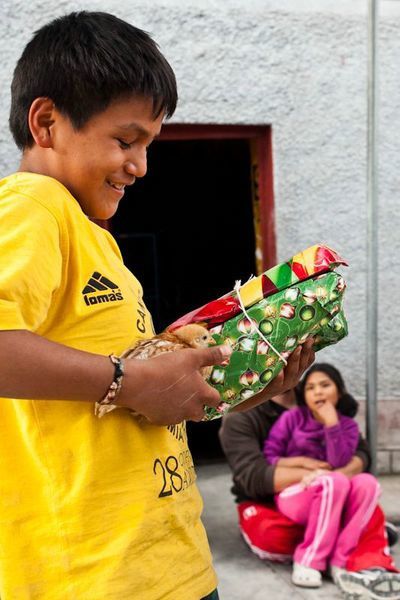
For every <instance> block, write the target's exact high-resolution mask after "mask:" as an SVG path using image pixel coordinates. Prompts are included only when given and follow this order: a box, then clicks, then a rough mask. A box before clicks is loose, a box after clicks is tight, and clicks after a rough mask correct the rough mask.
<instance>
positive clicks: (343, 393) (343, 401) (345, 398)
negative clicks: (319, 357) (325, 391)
mask: <svg viewBox="0 0 400 600" xmlns="http://www.w3.org/2000/svg"><path fill="white" fill-rule="evenodd" d="M316 372H318V373H325V375H327V376H328V377H329V379H332V381H333V383H334V384H335V385H336V387H337V390H338V394H339V401H338V403H337V405H336V410H337V411H338V412H340V414H342V415H345V416H346V417H355V415H356V414H357V411H358V402H357V400H356V399H355V398H353V396H351V395H350V394H349V393H348V392H347V390H346V386H345V384H344V381H343V377H342V375H341V374H340V372H339V371H338V370H337V369H336V368H335V367H334V366H333V365H330V364H328V363H314V364H313V366H312V367H311V368H310V369H309V370H308V371H307V373H306V374H305V375H304V377H303V379H302V380H301V381H300V383H299V384H298V386H297V388H296V400H297V404H299V405H300V406H304V405H305V404H306V401H305V398H304V389H305V386H306V383H307V380H308V378H309V377H310V375H311V374H312V373H316Z"/></svg>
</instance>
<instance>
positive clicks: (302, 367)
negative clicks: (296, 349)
mask: <svg viewBox="0 0 400 600" xmlns="http://www.w3.org/2000/svg"><path fill="white" fill-rule="evenodd" d="M313 345H314V339H313V338H312V339H308V340H307V341H306V343H305V344H304V346H303V347H302V351H301V355H300V362H299V371H300V374H301V375H302V374H303V373H304V371H306V369H308V367H310V366H311V365H312V363H313V362H314V360H315V351H314V349H313Z"/></svg>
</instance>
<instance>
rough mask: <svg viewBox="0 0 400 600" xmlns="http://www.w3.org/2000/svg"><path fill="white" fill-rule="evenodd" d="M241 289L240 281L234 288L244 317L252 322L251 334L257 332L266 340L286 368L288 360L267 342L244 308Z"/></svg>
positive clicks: (265, 340)
mask: <svg viewBox="0 0 400 600" xmlns="http://www.w3.org/2000/svg"><path fill="white" fill-rule="evenodd" d="M249 281H250V280H249ZM241 287H242V282H241V280H238V281H236V283H235V287H234V288H233V289H234V291H235V292H236V294H237V298H238V300H239V304H240V308H241V309H242V312H243V314H244V316H245V317H247V319H248V320H249V322H250V327H251V330H250V333H254V332H256V333H257V334H258V335H259V336H260V338H261V339H263V340H264V342H265V343H266V344H267V346H269V347H270V348H271V350H272V351H273V352H275V354H276V355H277V356H279V359H280V360H281V361H282V362H283V363H284V365H285V366H286V365H287V360H286V358H284V357H283V356H282V354H281V353H280V352H279V351H278V350H277V349H276V348H275V347H274V346H273V345H272V344H271V342H269V341H268V340H267V338H266V337H265V335H264V334H263V333H262V331H260V329H259V328H258V327H257V325H256V324H255V322H254V319H252V318H251V317H250V316H249V314H248V312H247V310H246V308H245V306H244V304H243V300H242V297H241V295H240V288H241Z"/></svg>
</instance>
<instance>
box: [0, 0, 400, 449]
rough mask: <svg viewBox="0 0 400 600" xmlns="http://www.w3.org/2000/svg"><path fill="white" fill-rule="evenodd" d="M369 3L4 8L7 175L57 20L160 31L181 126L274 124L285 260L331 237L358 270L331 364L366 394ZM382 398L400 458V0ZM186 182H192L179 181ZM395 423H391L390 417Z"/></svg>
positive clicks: (387, 37)
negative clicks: (104, 17)
mask: <svg viewBox="0 0 400 600" xmlns="http://www.w3.org/2000/svg"><path fill="white" fill-rule="evenodd" d="M367 4H368V3H367V1H366V0H365V1H364V0H351V2H349V1H348V0H342V1H338V0H336V1H333V0H304V1H302V0H250V1H249V2H244V1H240V2H239V1H235V0H225V1H224V2H221V1H220V0H218V1H217V0H197V1H195V0H191V1H183V0H181V1H179V0H169V1H168V0H152V1H151V2H138V1H135V0H131V1H130V2H128V3H121V2H119V1H118V2H116V1H114V0H107V1H106V0H98V1H96V2H94V1H89V0H88V1H86V2H80V1H68V2H66V1H62V0H61V1H60V0H46V2H43V1H42V0H31V1H29V2H27V1H21V0H12V1H11V0H2V4H1V7H0V10H1V12H2V14H1V15H0V16H1V18H0V33H1V34H0V55H1V56H2V69H1V71H0V94H1V96H0V120H1V122H2V123H3V124H4V126H3V128H2V129H1V130H0V172H1V173H2V174H6V173H8V172H10V171H12V170H13V169H14V168H15V167H16V165H17V162H18V156H17V152H16V150H15V148H14V146H13V144H12V142H11V138H10V135H9V133H8V130H7V127H6V123H7V118H8V109H9V92H8V88H9V83H10V79H11V75H12V70H13V67H14V64H15V62H16V60H17V58H18V56H19V54H20V53H21V51H22V49H23V47H24V45H25V43H26V42H27V41H28V40H29V38H30V36H31V32H32V30H34V29H35V28H38V27H39V26H40V25H41V24H43V23H44V22H46V21H47V20H48V19H49V18H50V15H51V16H53V15H54V16H56V15H60V14H63V13H65V12H69V11H70V10H76V9H83V8H86V9H96V10H97V9H101V10H107V11H109V12H114V13H115V14H117V15H118V16H120V17H122V18H125V19H126V20H129V21H131V22H132V23H133V24H135V25H137V26H139V27H142V28H144V29H145V30H147V31H149V32H150V33H151V34H152V35H153V36H154V37H155V38H156V40H157V41H158V43H159V44H160V46H161V49H162V50H163V51H164V53H165V54H166V56H167V57H168V59H169V60H170V62H171V63H172V65H173V67H174V68H175V71H176V75H177V78H178V83H179V90H180V104H179V108H178V110H177V112H176V114H175V116H174V119H173V121H174V122H177V123H228V124H271V125H272V127H273V142H274V166H275V190H276V213H277V215H276V216H277V238H278V250H279V258H280V259H285V258H288V257H289V256H291V255H292V254H294V253H296V252H297V251H299V250H301V249H303V248H305V247H307V246H309V245H311V244H314V243H316V242H319V241H322V242H326V243H328V244H329V245H331V246H332V247H334V248H336V249H337V250H338V251H339V252H340V253H341V254H343V256H344V257H346V258H347V259H348V260H349V262H350V265H351V266H350V268H349V269H348V270H347V271H346V272H345V276H346V278H347V281H348V292H347V300H346V310H347V315H348V319H349V326H350V335H349V337H348V338H347V339H346V340H345V341H343V342H342V343H340V344H339V345H338V346H337V347H335V348H332V349H329V350H326V351H324V352H323V353H321V356H320V358H321V359H324V360H327V361H331V362H334V363H335V364H337V365H338V366H340V367H341V368H342V370H343V372H344V374H345V377H346V379H347V380H348V382H349V384H350V386H349V387H350V388H351V391H352V392H354V393H355V395H356V396H358V397H360V398H362V397H363V396H364V395H365V393H364V389H365V378H366V373H365V346H366V340H365V336H366V318H365V298H366V296H365V294H366V285H365V279H366V134H367V132H366V108H367V104H366V87H367V81H366V72H367V70H366V69H367V67H366V64H367ZM379 31H380V69H381V72H380V91H381V117H380V132H381V138H380V186H381V187H380V216H379V232H380V233H379V236H380V254H379V268H380V290H381V293H380V299H379V399H380V413H381V419H380V431H379V439H380V442H381V443H382V444H386V441H387V444H386V446H387V447H388V444H390V447H394V448H395V447H397V446H398V447H399V448H400V432H399V430H398V429H397V427H396V426H395V425H394V424H395V423H396V421H397V422H398V421H399V420H400V412H399V408H398V407H399V400H400V388H399V385H398V381H399V379H400V368H399V357H400V343H399V340H398V332H397V330H398V327H399V323H400V309H399V304H398V298H399V297H400V283H399V280H400V270H399V266H398V257H399V256H400V235H399V232H400V218H399V214H398V210H397V206H398V194H399V189H400V136H399V132H400V113H399V110H398V107H399V106H400V85H399V73H400V67H399V65H400V2H399V1H398V0H392V1H389V0H387V1H386V2H385V1H383V2H381V22H380V29H379ZM176 176H179V173H176ZM388 415H391V416H390V418H388Z"/></svg>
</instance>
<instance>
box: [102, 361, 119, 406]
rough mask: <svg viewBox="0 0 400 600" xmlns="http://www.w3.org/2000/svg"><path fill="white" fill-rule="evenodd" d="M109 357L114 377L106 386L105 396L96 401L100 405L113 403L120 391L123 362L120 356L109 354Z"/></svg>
mask: <svg viewBox="0 0 400 600" xmlns="http://www.w3.org/2000/svg"><path fill="white" fill-rule="evenodd" d="M109 359H110V360H111V362H112V363H113V365H114V368H115V370H114V379H113V380H112V383H111V384H110V387H109V388H108V390H107V393H106V394H105V396H103V398H102V399H101V400H100V401H99V402H98V404H100V405H101V406H104V405H105V404H113V403H114V401H115V399H116V397H117V396H118V394H119V393H120V391H121V387H122V379H123V377H124V363H123V361H122V358H119V357H118V356H115V355H114V354H110V355H109Z"/></svg>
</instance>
